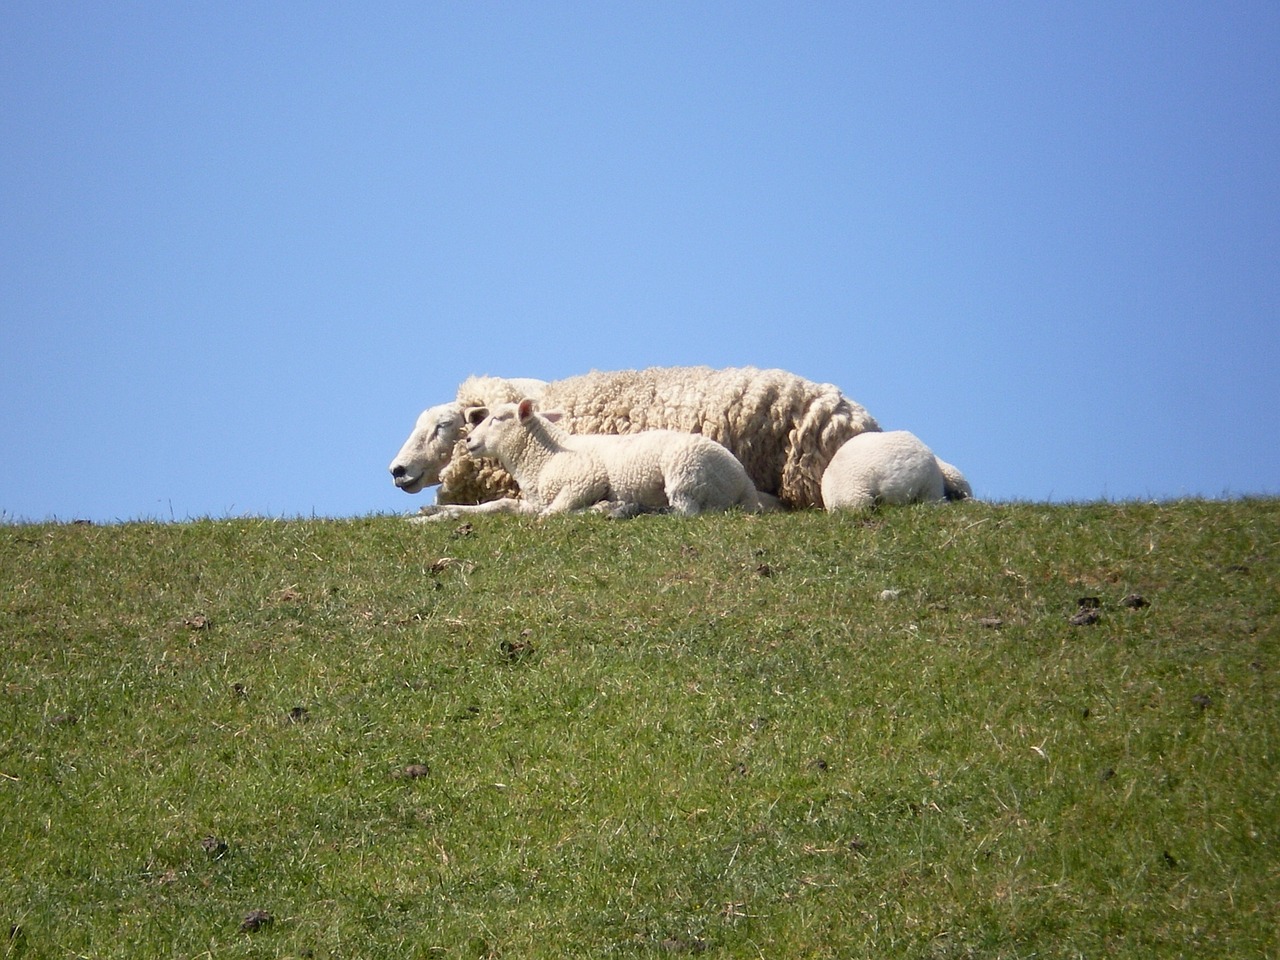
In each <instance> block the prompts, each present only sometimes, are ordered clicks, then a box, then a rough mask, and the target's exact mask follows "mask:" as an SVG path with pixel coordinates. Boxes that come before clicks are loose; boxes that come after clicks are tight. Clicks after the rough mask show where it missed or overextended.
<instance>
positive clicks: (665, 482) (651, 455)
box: [423, 399, 762, 520]
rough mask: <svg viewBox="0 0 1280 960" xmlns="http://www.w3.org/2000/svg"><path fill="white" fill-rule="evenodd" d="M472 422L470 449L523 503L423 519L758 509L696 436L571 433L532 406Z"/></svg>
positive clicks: (442, 510)
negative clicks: (492, 465)
mask: <svg viewBox="0 0 1280 960" xmlns="http://www.w3.org/2000/svg"><path fill="white" fill-rule="evenodd" d="M476 416H477V417H479V418H480V422H479V423H478V424H477V425H476V426H475V427H474V428H473V429H472V430H471V432H470V434H468V436H467V439H466V445H467V450H468V451H469V452H470V453H471V454H473V455H475V456H479V457H492V458H494V459H496V460H498V461H499V462H500V463H501V464H502V466H503V467H504V468H505V469H506V470H508V471H509V472H510V473H511V475H512V476H513V477H514V478H515V479H516V482H517V483H519V485H520V490H521V492H522V493H523V497H522V498H521V499H519V500H516V499H511V498H504V499H501V500H490V501H488V502H486V503H480V504H474V505H467V504H443V505H438V506H435V507H430V508H426V511H424V512H427V511H429V512H427V515H426V516H425V517H424V518H423V519H433V520H439V519H451V518H456V517H459V516H465V515H467V514H470V513H494V512H499V511H501V512H506V513H532V514H537V515H539V516H547V515H550V514H554V513H569V512H580V511H583V510H588V509H592V508H597V509H599V508H603V509H605V510H606V511H607V512H609V513H612V514H614V515H615V516H628V515H632V514H634V513H637V512H654V511H667V510H669V511H670V512H672V513H675V514H678V515H680V516H694V515H696V514H700V513H710V512H720V511H725V510H729V509H731V508H733V507H741V508H742V509H744V510H748V511H750V512H753V513H758V512H759V511H760V510H761V509H762V505H761V502H760V498H759V495H758V494H757V492H756V488H755V486H754V485H753V484H752V482H751V480H750V478H749V477H748V476H747V472H746V470H744V469H743V467H742V464H741V463H739V462H738V460H737V459H736V458H735V457H734V456H733V454H731V453H730V452H729V451H728V450H726V449H725V448H724V447H722V446H721V445H720V444H718V443H716V442H715V441H714V440H708V439H707V438H706V437H703V436H699V435H697V434H694V433H680V432H678V431H675V430H645V431H642V432H640V433H631V434H625V435H619V434H581V433H579V434H571V433H569V432H567V431H565V430H562V429H560V427H558V426H557V425H556V421H557V420H559V419H560V416H559V414H558V413H548V414H546V415H543V414H540V413H538V412H537V411H536V410H535V409H534V403H533V401H532V400H529V399H524V400H521V401H520V402H519V403H518V404H516V403H503V404H499V405H498V406H497V407H495V408H494V409H493V410H492V411H489V410H487V409H484V410H483V414H481V413H480V412H479V411H477V413H476Z"/></svg>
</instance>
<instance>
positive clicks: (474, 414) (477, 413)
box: [462, 407, 489, 427]
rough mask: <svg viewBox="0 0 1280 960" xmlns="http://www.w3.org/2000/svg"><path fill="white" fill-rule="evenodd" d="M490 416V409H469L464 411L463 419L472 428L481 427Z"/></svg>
mask: <svg viewBox="0 0 1280 960" xmlns="http://www.w3.org/2000/svg"><path fill="white" fill-rule="evenodd" d="M488 415H489V408H488V407H467V408H466V409H465V410H463V411H462V419H464V420H465V421H467V423H469V424H470V425H471V426H473V427H478V426H480V423H481V421H483V420H484V418H485V417H487V416H488Z"/></svg>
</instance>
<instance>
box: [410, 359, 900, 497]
mask: <svg viewBox="0 0 1280 960" xmlns="http://www.w3.org/2000/svg"><path fill="white" fill-rule="evenodd" d="M537 383H538V382H535V389H530V388H529V386H528V384H527V383H526V382H525V381H520V380H506V379H503V378H500V377H471V378H469V379H468V380H466V381H464V382H463V383H462V385H461V386H460V387H459V388H458V392H457V397H456V399H455V400H454V401H452V402H451V403H446V404H441V405H440V406H436V407H432V408H431V409H429V410H427V411H426V412H425V413H423V415H422V417H420V418H419V422H418V426H416V427H415V429H414V432H413V434H412V435H410V437H409V439H408V440H407V441H406V442H405V444H404V447H403V448H402V449H401V451H400V453H399V454H398V455H397V456H396V458H395V459H394V460H392V462H391V466H390V469H391V475H392V478H393V480H394V482H395V484H396V486H398V487H399V488H400V489H402V490H404V491H406V492H408V493H416V492H417V491H419V490H421V489H422V488H423V487H425V486H428V485H430V484H433V483H437V482H438V483H440V490H439V492H438V494H437V496H436V502H437V503H442V504H447V503H459V504H475V503H481V502H484V501H488V500H492V499H494V498H495V497H506V496H514V495H516V492H517V486H516V484H515V483H514V482H513V481H512V479H511V477H510V476H509V474H508V473H507V472H506V471H504V470H502V469H501V468H500V467H499V466H498V465H496V464H494V463H492V462H491V461H477V460H476V459H475V458H473V457H472V456H470V455H469V454H468V453H467V450H466V446H465V444H464V443H463V442H462V437H463V436H464V434H465V432H466V429H467V427H468V419H467V418H468V413H469V411H472V410H473V409H475V408H491V407H493V406H495V405H496V404H498V403H507V402H514V401H516V400H519V399H521V398H523V397H526V396H527V397H529V398H531V399H533V400H535V401H536V402H537V403H539V404H540V405H541V406H542V407H545V408H547V409H557V410H560V411H563V413H564V415H565V419H564V420H563V426H564V427H565V428H567V429H568V430H569V431H570V432H572V433H595V434H614V433H617V434H629V433H634V432H637V431H641V430H655V429H668V430H676V431H680V432H683V433H695V434H702V435H704V436H706V437H709V438H711V439H712V440H715V441H717V442H719V443H721V444H723V445H724V446H725V447H727V448H728V449H729V451H730V452H731V453H733V454H734V456H736V457H737V458H738V459H739V460H740V461H741V462H742V464H743V466H744V467H745V468H746V471H747V475H748V476H749V477H750V478H751V480H752V482H753V483H754V484H755V486H756V487H757V489H758V490H759V491H760V492H762V493H765V494H769V495H772V496H774V497H776V498H778V499H779V500H780V501H781V503H782V504H783V505H785V506H787V507H816V506H820V505H821V503H822V498H821V477H822V472H823V470H824V469H825V467H826V465H827V462H828V461H829V460H830V459H831V457H832V456H834V454H835V452H836V450H837V449H839V447H840V445H841V444H842V443H844V442H845V441H846V440H848V439H849V438H850V437H852V436H854V435H857V434H860V433H863V432H865V431H878V430H879V429H880V427H879V425H878V424H877V423H876V421H875V419H874V418H873V417H872V416H871V415H870V414H869V413H868V412H867V411H866V410H865V409H864V408H863V407H862V406H861V405H859V404H857V403H855V402H854V401H852V400H850V399H848V398H847V397H845V396H844V395H843V394H842V393H841V392H840V390H839V389H838V388H837V387H835V386H833V385H832V384H827V383H815V382H813V381H811V380H806V379H804V378H803V377H799V376H797V375H795V374H793V373H789V372H787V371H785V370H776V369H773V370H761V369H757V368H755V367H731V368H726V369H720V370H717V369H712V368H710V367H651V368H649V369H646V370H621V371H612V372H600V371H592V372H591V373H587V374H582V375H580V376H576V377H568V378H566V379H563V380H554V381H551V382H550V383H544V384H542V386H541V387H540V388H537V386H536V385H537Z"/></svg>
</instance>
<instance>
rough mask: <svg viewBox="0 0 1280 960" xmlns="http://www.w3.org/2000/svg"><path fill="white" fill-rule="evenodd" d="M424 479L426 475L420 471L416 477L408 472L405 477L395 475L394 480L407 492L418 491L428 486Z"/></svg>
mask: <svg viewBox="0 0 1280 960" xmlns="http://www.w3.org/2000/svg"><path fill="white" fill-rule="evenodd" d="M424 480H425V475H424V474H421V473H420V474H418V475H417V476H416V477H411V476H409V475H408V474H405V475H404V476H403V477H395V478H394V479H393V481H392V482H393V483H394V484H395V485H396V486H397V487H399V488H400V489H401V490H403V491H404V492H405V493H417V492H418V491H420V490H421V489H422V488H423V487H425V486H426V483H425V482H424Z"/></svg>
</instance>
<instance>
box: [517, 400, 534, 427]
mask: <svg viewBox="0 0 1280 960" xmlns="http://www.w3.org/2000/svg"><path fill="white" fill-rule="evenodd" d="M516 413H518V414H519V415H520V422H521V423H524V422H525V421H526V420H528V419H529V418H530V417H532V416H533V401H532V400H530V399H529V398H528V397H525V398H524V399H523V400H521V401H520V406H518V407H516Z"/></svg>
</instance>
